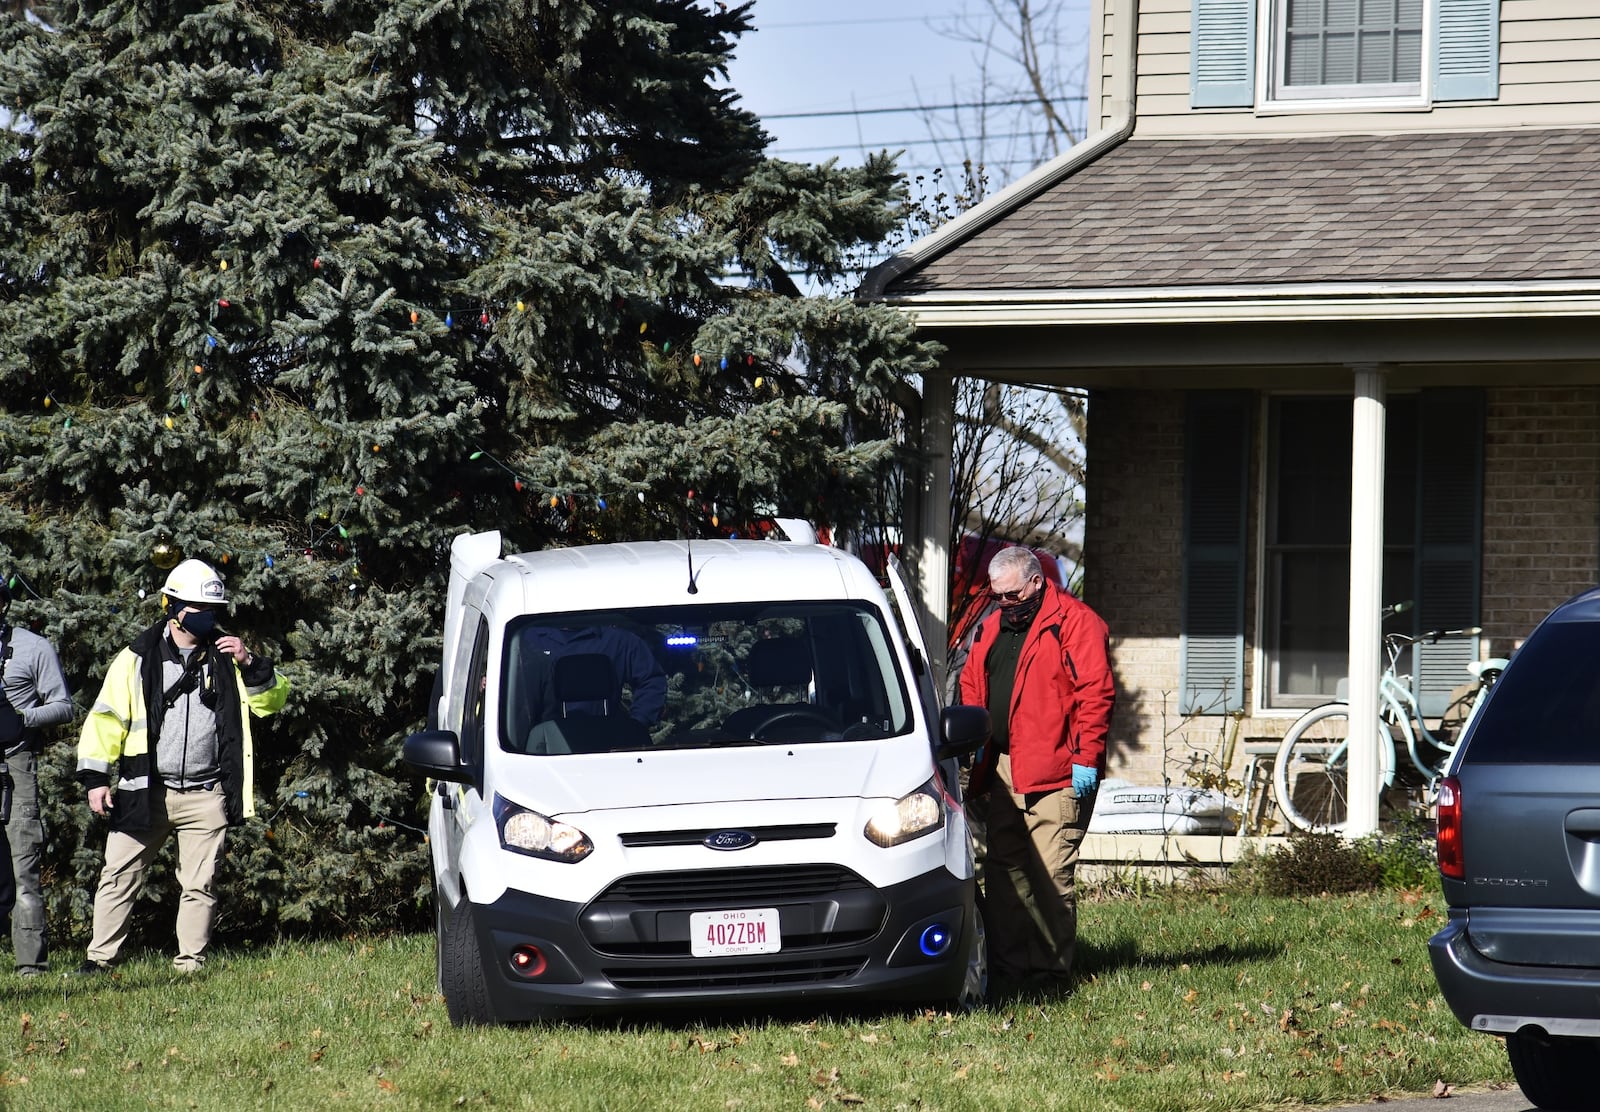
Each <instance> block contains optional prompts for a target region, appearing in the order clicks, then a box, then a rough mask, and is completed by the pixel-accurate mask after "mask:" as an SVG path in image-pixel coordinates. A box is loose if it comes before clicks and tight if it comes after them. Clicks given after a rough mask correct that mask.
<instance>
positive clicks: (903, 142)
mask: <svg viewBox="0 0 1600 1112" xmlns="http://www.w3.org/2000/svg"><path fill="white" fill-rule="evenodd" d="M1043 134H1044V133H1043V132H1042V131H1003V132H997V133H995V134H993V135H981V136H979V135H957V136H954V137H952V138H948V139H936V138H931V139H875V140H873V141H872V142H870V143H828V144H825V145H823V146H820V147H777V148H774V149H773V150H771V151H769V152H768V153H769V154H814V153H816V152H817V151H838V150H844V149H845V148H847V147H928V146H934V145H937V144H942V143H949V144H951V145H957V146H959V145H962V144H972V143H978V142H994V141H997V140H1001V139H1030V138H1033V137H1035V136H1039V135H1043Z"/></svg>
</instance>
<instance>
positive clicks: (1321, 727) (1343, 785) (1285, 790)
mask: <svg viewBox="0 0 1600 1112" xmlns="http://www.w3.org/2000/svg"><path fill="white" fill-rule="evenodd" d="M1349 735H1350V708H1349V707H1348V706H1347V705H1345V704H1344V703H1328V704H1326V705H1324V706H1320V707H1317V708H1315V709H1314V710H1310V711H1307V712H1306V713H1305V714H1304V715H1303V716H1301V718H1300V720H1299V721H1298V722H1296V723H1295V724H1294V725H1293V726H1291V727H1289V732H1288V733H1287V734H1285V735H1284V737H1283V744H1281V745H1279V746H1278V757H1277V759H1276V760H1275V761H1274V762H1273V765H1272V787H1273V790H1274V791H1275V792H1276V793H1277V797H1278V808H1279V809H1280V810H1281V811H1282V812H1283V814H1284V817H1285V818H1287V819H1288V820H1289V823H1290V825H1292V826H1294V827H1295V828H1296V829H1299V830H1306V831H1310V832H1311V833H1313V834H1333V833H1338V832H1340V831H1342V830H1343V829H1344V827H1345V823H1346V822H1348V821H1349V818H1350V759H1349V744H1348V742H1349ZM1381 736H1382V735H1381V734H1380V735H1379V737H1380V739H1381ZM1385 756H1386V754H1385V752H1384V748H1383V746H1382V745H1381V744H1380V746H1379V752H1378V762H1379V771H1380V772H1381V773H1385V774H1389V773H1391V769H1392V761H1391V760H1386V759H1385Z"/></svg>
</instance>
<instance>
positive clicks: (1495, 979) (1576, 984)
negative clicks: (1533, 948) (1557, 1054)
mask: <svg viewBox="0 0 1600 1112" xmlns="http://www.w3.org/2000/svg"><path fill="white" fill-rule="evenodd" d="M1467 919H1468V912H1466V911H1463V910H1460V909H1452V910H1451V912H1450V921H1449V923H1448V924H1446V926H1445V928H1444V929H1443V930H1441V931H1440V932H1439V933H1438V934H1436V935H1434V936H1433V937H1432V938H1430V939H1429V940H1428V958H1429V960H1430V961H1431V962H1432V963H1433V975H1434V978H1435V979H1436V980H1437V981H1438V982H1439V991H1440V993H1441V994H1442V995H1443V996H1444V999H1445V1003H1447V1004H1448V1005H1450V1010H1451V1011H1452V1012H1454V1013H1455V1016H1456V1018H1457V1019H1459V1020H1460V1021H1461V1022H1462V1023H1463V1024H1465V1025H1466V1026H1467V1027H1470V1028H1472V1029H1473V1030H1474V1031H1486V1032H1488V1033H1490V1034H1493V1035H1510V1034H1514V1033H1516V1032H1517V1031H1520V1030H1522V1029H1523V1028H1526V1027H1538V1028H1540V1029H1542V1030H1543V1031H1544V1032H1545V1033H1546V1034H1549V1035H1565V1036H1574V1037H1581V1038H1600V968H1567V967H1561V966H1546V965H1513V964H1510V963H1508V962H1499V961H1492V960H1490V959H1489V958H1486V957H1484V956H1483V954H1481V953H1480V952H1479V951H1478V950H1477V949H1475V948H1474V947H1473V945H1472V941H1471V940H1470V939H1469V938H1468V936H1467Z"/></svg>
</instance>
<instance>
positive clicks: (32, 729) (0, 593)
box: [0, 582, 72, 977]
mask: <svg viewBox="0 0 1600 1112" xmlns="http://www.w3.org/2000/svg"><path fill="white" fill-rule="evenodd" d="M10 608H11V588H10V586H9V585H8V584H6V583H4V582H0V753H3V757H0V821H3V822H4V823H5V834H4V839H5V841H6V842H7V843H9V846H10V848H9V850H6V851H0V852H4V856H5V860H6V862H8V864H7V865H5V866H4V868H5V869H6V871H8V872H9V873H10V874H11V875H12V877H14V880H12V881H11V883H9V884H8V883H7V878H5V877H0V915H4V914H5V913H6V912H7V911H8V910H9V911H10V913H11V950H12V956H13V957H14V958H15V959H16V963H17V972H18V973H20V974H22V975H23V976H24V977H36V976H38V975H39V974H40V973H43V972H45V971H46V970H47V969H49V967H50V947H49V939H48V936H47V934H46V931H45V903H44V877H43V872H44V818H43V812H42V811H41V810H40V808H39V755H40V753H41V752H42V751H43V749H44V729H45V727H46V726H59V725H60V724H61V723H63V722H68V721H71V719H72V692H71V691H70V690H69V689H68V688H67V678H66V676H64V675H62V673H61V661H60V660H58V659H57V658H56V651H55V649H54V648H52V647H51V645H50V642H49V641H46V640H45V639H44V638H43V637H40V636H39V635H38V634H37V633H31V632H29V631H28V630H26V629H18V628H17V627H16V626H15V625H12V624H11V622H10V621H9V620H8V619H7V617H6V615H7V613H8V612H9V610H10ZM7 892H11V893H13V894H12V895H11V896H8V895H7ZM13 901H14V903H15V906H14V907H12V902H13Z"/></svg>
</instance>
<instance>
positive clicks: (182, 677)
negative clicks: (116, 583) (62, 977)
mask: <svg viewBox="0 0 1600 1112" xmlns="http://www.w3.org/2000/svg"><path fill="white" fill-rule="evenodd" d="M227 602H228V596H227V589H226V588H225V587H224V585H223V582H222V577H221V576H219V575H218V574H217V573H216V571H215V570H214V569H213V568H212V567H211V566H210V565H209V564H207V563H205V562H203V561H201V560H184V561H183V562H182V563H180V564H178V565H177V567H175V568H173V569H172V571H171V573H170V574H169V575H168V576H167V581H166V583H165V585H164V586H162V588H161V606H162V619H161V621H159V622H157V623H156V624H155V625H153V626H151V627H150V628H149V629H147V630H145V631H144V632H143V633H141V634H140V635H139V636H138V637H136V638H134V641H133V643H132V644H131V645H129V646H128V647H127V648H125V649H123V650H122V651H121V652H120V653H118V654H117V656H116V659H115V660H113V661H112V662H111V668H110V670H109V671H108V672H107V673H106V679H105V683H104V685H103V686H102V687H101V688H100V695H99V697H98V698H97V699H96V700H95V703H94V707H93V709H91V710H90V712H89V717H88V718H87V719H86V720H85V721H84V724H83V733H82V735H81V736H80V738H79V740H78V780H79V782H80V783H82V784H83V786H84V787H85V788H87V789H88V794H89V809H90V810H91V811H93V812H94V813H95V814H96V815H99V816H101V817H103V818H109V819H110V820H111V832H110V833H109V834H108V835H107V837H106V863H105V868H104V869H102V870H101V873H100V884H99V887H98V888H97V889H96V890H95V894H94V937H93V939H92V940H91V941H90V943H89V951H88V955H87V957H86V959H85V961H84V963H83V965H82V966H80V967H79V969H78V972H79V973H85V974H87V973H101V972H105V971H106V970H108V969H110V968H111V966H112V964H113V963H114V962H115V961H116V960H117V957H118V955H119V954H120V953H121V951H122V945H123V943H124V942H126V941H127V937H128V920H129V919H130V918H131V916H132V913H133V905H134V900H135V899H136V898H137V897H138V894H139V884H140V882H141V881H142V880H143V879H144V872H145V870H146V869H147V868H148V867H149V865H150V863H151V862H152V861H154V860H155V857H156V854H158V853H159V852H160V851H161V846H162V844H163V843H164V842H165V841H166V839H167V836H168V835H169V834H172V833H176V834H177V836H178V874H177V875H178V885H179V887H180V888H181V889H182V894H181V895H180V896H179V899H178V954H177V957H176V958H174V959H173V966H174V967H175V968H176V969H178V970H180V971H181V972H185V973H192V972H194V971H195V970H197V969H199V968H200V966H201V965H202V964H203V963H204V961H205V955H206V946H207V944H208V943H209V942H210V941H211V923H212V920H213V918H214V915H215V910H216V896H215V895H214V894H213V892H212V889H211V880H212V877H213V875H214V874H215V873H216V868H217V862H218V861H219V860H221V858H222V847H223V839H224V835H225V834H226V832H227V828H228V826H229V825H230V824H232V823H236V822H239V821H240V820H242V819H243V818H245V817H246V816H248V815H251V814H253V813H254V789H253V784H252V761H253V750H252V747H251V742H250V715H256V716H264V715H268V714H273V713H275V712H276V711H278V710H279V709H281V708H282V707H283V704H284V702H285V701H286V700H287V698H288V695H289V681H288V680H287V679H285V678H284V677H282V676H280V675H278V673H277V670H276V669H275V668H274V667H273V665H272V661H270V660H268V659H266V658H265V657H262V656H257V655H256V654H255V653H253V652H251V651H250V650H249V649H248V648H246V647H245V645H244V642H242V641H241V640H240V639H239V638H238V637H236V636H234V635H232V634H228V633H223V632H222V630H221V628H220V627H219V626H218V625H217V612H218V610H219V609H220V608H222V607H225V606H226V605H227ZM247 710H248V711H249V714H246V713H245V711H247ZM113 768H115V769H116V777H117V779H116V789H115V791H114V792H113V790H112V770H113Z"/></svg>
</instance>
